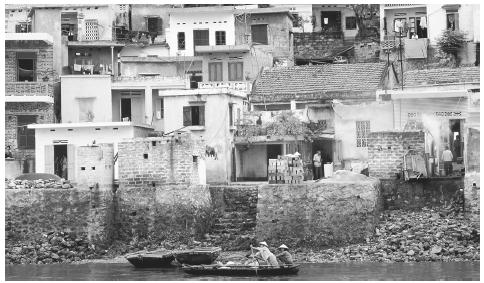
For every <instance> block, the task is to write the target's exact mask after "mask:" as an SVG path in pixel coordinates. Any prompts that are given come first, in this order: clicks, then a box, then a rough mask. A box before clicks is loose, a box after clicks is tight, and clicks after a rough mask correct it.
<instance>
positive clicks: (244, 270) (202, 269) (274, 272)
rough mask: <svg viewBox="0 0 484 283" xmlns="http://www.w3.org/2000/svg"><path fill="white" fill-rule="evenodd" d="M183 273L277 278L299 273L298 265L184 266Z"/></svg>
mask: <svg viewBox="0 0 484 283" xmlns="http://www.w3.org/2000/svg"><path fill="white" fill-rule="evenodd" d="M182 269H183V271H184V272H186V273H188V274H192V275H219V276H278V275H291V274H297V273H298V272H299V265H290V266H281V267H252V266H231V267H220V266H215V265H210V266H189V265H184V266H183V267H182Z"/></svg>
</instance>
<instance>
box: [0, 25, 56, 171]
mask: <svg viewBox="0 0 484 283" xmlns="http://www.w3.org/2000/svg"><path fill="white" fill-rule="evenodd" d="M53 67H54V66H53V40H52V37H51V36H50V35H48V34H45V33H35V34H34V33H6V34H5V146H6V151H8V149H10V151H11V158H9V159H8V160H6V164H5V167H6V171H5V172H6V177H16V176H17V175H19V174H21V173H22V172H23V173H30V172H33V171H34V164H35V142H36V141H35V136H34V132H33V131H32V130H29V129H28V128H27V125H28V124H33V123H36V124H43V123H53V122H54V120H55V118H54V87H55V85H56V84H58V82H57V81H56V77H55V76H54V68H53Z"/></svg>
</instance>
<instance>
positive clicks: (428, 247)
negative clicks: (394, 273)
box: [5, 208, 480, 264]
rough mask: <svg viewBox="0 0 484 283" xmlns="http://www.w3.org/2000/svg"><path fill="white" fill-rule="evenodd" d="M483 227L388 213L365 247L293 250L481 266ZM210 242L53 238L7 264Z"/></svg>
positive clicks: (319, 258)
mask: <svg viewBox="0 0 484 283" xmlns="http://www.w3.org/2000/svg"><path fill="white" fill-rule="evenodd" d="M479 237H480V230H479V223H476V222H472V221H470V220H468V219H466V218H465V217H464V216H463V214H460V213H459V214H448V211H446V210H442V209H438V210H432V209H425V208H424V209H422V210H420V211H414V212H412V211H402V210H392V211H384V212H382V214H381V215H380V221H379V223H378V225H377V227H376V229H375V233H374V234H373V236H371V237H369V238H367V239H366V242H365V243H360V244H353V245H349V246H344V247H336V248H335V247H333V248H327V249H298V248H295V247H291V248H292V249H291V252H292V253H293V254H294V257H295V260H296V261H297V262H314V263H324V262H352V261H359V262H415V261H417V262H418V261H424V262H426V261H467V260H480V255H479V254H480V242H479ZM213 245H215V243H214V242H213V241H211V240H210V239H207V240H206V241H200V242H199V241H194V240H191V241H189V242H185V243H180V242H175V241H170V242H163V243H149V242H148V241H145V242H141V243H140V242H137V243H136V244H134V243H129V244H124V243H123V244H121V243H120V244H118V245H116V244H113V245H112V246H111V247H110V248H108V249H106V250H105V249H102V248H100V247H96V246H94V245H90V244H89V243H88V241H87V239H86V238H85V237H79V236H76V235H74V234H71V233H64V232H56V233H54V232H52V233H49V234H44V235H41V236H40V237H39V238H38V239H35V240H32V241H31V242H29V243H25V242H23V243H20V242H18V243H16V242H13V241H8V240H7V241H6V251H5V256H6V263H7V264H27V263H33V264H50V263H74V262H77V263H86V262H105V263H108V262H109V263H111V262H126V260H125V259H124V257H123V256H122V255H123V254H126V253H130V252H135V251H139V250H143V249H146V250H157V249H166V250H175V249H186V248H194V247H197V246H213ZM247 251H248V249H247V250H245V251H238V252H237V251H234V252H232V251H230V252H228V251H227V252H223V253H222V254H221V256H220V258H219V260H221V261H228V260H237V258H243V257H244V255H245V254H246V253H247Z"/></svg>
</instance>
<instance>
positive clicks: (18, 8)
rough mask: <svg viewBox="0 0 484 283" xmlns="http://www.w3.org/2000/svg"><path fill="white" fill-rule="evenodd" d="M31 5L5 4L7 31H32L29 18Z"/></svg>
mask: <svg viewBox="0 0 484 283" xmlns="http://www.w3.org/2000/svg"><path fill="white" fill-rule="evenodd" d="M29 12H30V7H29V6H27V5H14V4H6V5H5V32H7V33H26V32H32V24H31V21H30V19H29Z"/></svg>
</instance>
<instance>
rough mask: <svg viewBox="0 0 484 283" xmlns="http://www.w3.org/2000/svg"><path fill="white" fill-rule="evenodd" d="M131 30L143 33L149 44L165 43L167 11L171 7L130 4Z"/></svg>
mask: <svg viewBox="0 0 484 283" xmlns="http://www.w3.org/2000/svg"><path fill="white" fill-rule="evenodd" d="M129 6H130V8H131V11H130V13H131V30H132V31H133V32H138V33H144V34H146V35H148V37H149V43H151V44H165V43H166V31H165V30H166V29H167V28H168V27H169V21H170V20H169V15H168V9H169V8H170V7H171V6H172V5H155V4H132V5H129Z"/></svg>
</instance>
